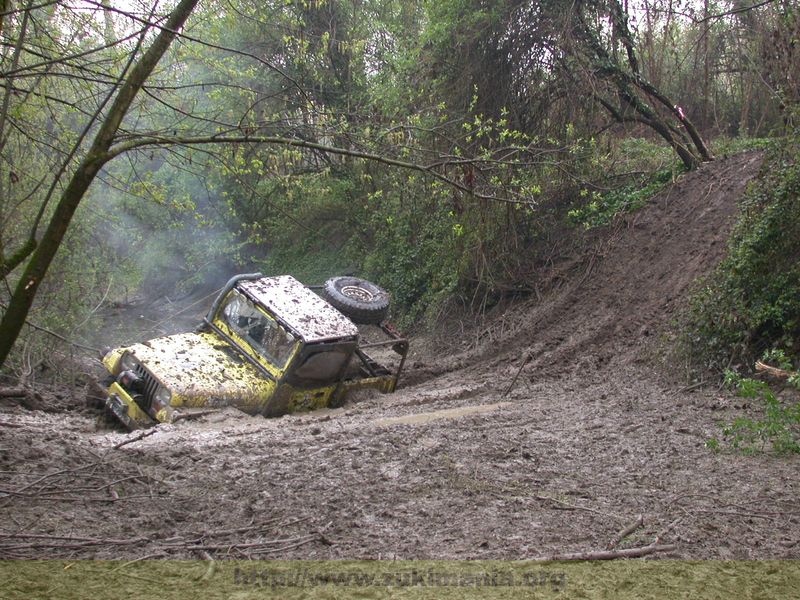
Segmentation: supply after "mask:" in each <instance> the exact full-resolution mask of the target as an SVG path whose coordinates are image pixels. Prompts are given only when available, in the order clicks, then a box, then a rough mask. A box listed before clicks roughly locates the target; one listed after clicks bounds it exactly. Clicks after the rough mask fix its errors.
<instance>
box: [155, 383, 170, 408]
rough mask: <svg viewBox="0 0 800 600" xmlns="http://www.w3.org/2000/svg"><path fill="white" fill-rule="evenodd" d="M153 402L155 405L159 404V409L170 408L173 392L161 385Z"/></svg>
mask: <svg viewBox="0 0 800 600" xmlns="http://www.w3.org/2000/svg"><path fill="white" fill-rule="evenodd" d="M153 400H154V404H157V405H158V406H159V408H164V407H166V406H169V403H170V401H172V392H170V391H169V390H168V389H167V388H165V387H164V386H161V385H159V386H158V390H157V391H156V393H155V394H154V395H153Z"/></svg>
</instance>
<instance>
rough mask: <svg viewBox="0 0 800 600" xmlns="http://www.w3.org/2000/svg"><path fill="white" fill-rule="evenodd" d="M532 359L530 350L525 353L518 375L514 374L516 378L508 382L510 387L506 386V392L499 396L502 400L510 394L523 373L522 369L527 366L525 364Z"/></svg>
mask: <svg viewBox="0 0 800 600" xmlns="http://www.w3.org/2000/svg"><path fill="white" fill-rule="evenodd" d="M530 359H531V353H530V352H528V353H527V354H526V355H525V358H524V359H523V361H522V364H521V365H520V366H519V369H517V374H516V375H514V379H512V380H511V383H509V384H508V387H507V388H506V391H504V392H503V393H502V394H501V395H500V398H499V399H500V400H502V399H503V398H505V397H506V396H508V394H509V392H511V390H512V389H513V388H514V386H515V385H516V383H517V379H519V375H520V373H522V369H524V368H525V365H527V364H528V361H529V360H530Z"/></svg>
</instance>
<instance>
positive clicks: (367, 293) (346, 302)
mask: <svg viewBox="0 0 800 600" xmlns="http://www.w3.org/2000/svg"><path fill="white" fill-rule="evenodd" d="M323 294H324V296H325V299H326V300H327V301H328V302H330V303H331V304H332V305H333V306H334V307H335V308H337V309H338V310H339V311H341V312H342V313H344V315H345V316H347V317H349V318H351V319H352V320H353V321H354V322H356V323H363V324H378V323H380V322H381V321H383V320H384V319H385V318H386V315H387V314H388V312H389V294H388V293H387V292H385V291H384V290H382V289H381V288H379V287H378V286H377V285H375V284H374V283H371V282H369V281H366V280H365V279H359V278H358V277H332V278H331V279H328V281H326V282H325V285H324V286H323Z"/></svg>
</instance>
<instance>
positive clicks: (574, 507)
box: [536, 496, 622, 521]
mask: <svg viewBox="0 0 800 600" xmlns="http://www.w3.org/2000/svg"><path fill="white" fill-rule="evenodd" d="M536 499H537V500H549V501H550V502H555V503H556V504H560V505H561V506H554V507H553V508H554V509H555V510H584V511H586V512H590V513H594V514H596V515H601V516H603V517H609V518H611V519H614V520H616V521H622V518H621V517H619V516H617V515H612V514H610V513H605V512H603V511H602V510H597V509H595V508H589V507H588V506H580V505H578V504H570V503H569V502H564V501H563V500H559V499H558V498H553V497H551V496H536Z"/></svg>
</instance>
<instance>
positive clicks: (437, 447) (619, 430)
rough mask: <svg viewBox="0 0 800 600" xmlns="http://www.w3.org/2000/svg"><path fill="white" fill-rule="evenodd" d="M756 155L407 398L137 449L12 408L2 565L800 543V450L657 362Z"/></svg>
mask: <svg viewBox="0 0 800 600" xmlns="http://www.w3.org/2000/svg"><path fill="white" fill-rule="evenodd" d="M760 160H761V157H760V155H758V154H744V155H741V156H736V157H732V158H729V159H725V160H719V161H716V162H715V163H713V164H709V165H706V166H704V167H703V168H702V169H700V170H699V171H697V172H695V173H691V174H689V175H687V176H685V177H682V178H681V179H680V180H679V181H678V182H677V183H676V184H675V185H673V186H672V187H671V188H670V189H669V190H668V191H667V192H665V193H664V194H662V195H661V196H660V197H659V198H658V199H657V200H656V201H655V202H653V204H652V205H651V206H649V207H647V208H646V209H643V210H642V211H640V212H638V213H636V214H635V215H631V216H629V217H628V218H627V219H626V220H625V221H624V222H622V223H620V224H619V226H618V227H616V228H615V229H614V231H613V232H611V233H610V235H609V236H607V237H606V238H605V239H604V240H603V241H602V243H598V245H597V246H596V252H595V253H594V254H593V255H592V256H591V258H590V259H589V260H587V261H586V262H585V264H584V267H583V269H582V270H581V271H579V272H578V274H577V275H573V276H572V277H571V278H570V279H569V280H568V281H566V282H565V283H564V284H563V285H561V286H560V287H558V288H554V289H552V290H551V291H550V292H548V293H546V294H545V295H544V296H543V298H542V299H541V300H540V301H537V302H530V303H528V304H524V305H519V306H517V307H515V308H514V309H512V310H509V311H508V312H507V313H506V314H505V315H498V316H496V320H495V321H494V323H493V325H492V326H491V327H488V328H485V329H483V330H481V331H482V333H481V332H479V333H480V335H478V337H477V338H474V339H475V340H477V341H476V343H475V344H473V345H474V348H473V349H472V350H471V351H470V352H467V353H462V354H460V355H457V356H448V357H440V358H436V359H434V361H433V365H430V364H426V362H425V361H426V360H427V359H426V357H423V356H415V357H412V362H415V361H416V362H417V363H418V365H417V366H416V367H414V368H412V370H411V372H410V373H409V378H408V380H407V381H408V383H407V385H406V386H405V387H403V388H402V389H401V390H399V391H398V392H397V393H396V394H393V395H391V396H380V395H374V396H373V395H366V396H362V397H361V398H359V399H357V400H356V401H355V402H352V403H350V404H348V405H347V406H345V407H344V408H342V409H337V410H335V411H323V412H318V413H313V414H307V415H295V416H287V417H283V418H280V419H272V420H266V419H261V418H251V417H247V416H244V415H240V414H237V413H235V412H234V411H226V412H222V413H220V414H217V415H213V416H210V417H206V418H205V419H204V420H202V421H200V422H192V423H189V422H183V423H178V424H176V425H169V426H159V427H158V428H156V429H155V430H154V432H153V433H152V434H151V435H149V436H148V437H145V438H142V439H138V440H136V441H131V440H133V439H134V434H123V433H119V432H112V431H108V430H102V429H100V430H98V429H97V428H96V427H95V423H94V422H93V419H92V418H91V417H90V416H88V415H87V414H86V413H84V412H81V411H80V410H75V411H69V410H61V411H59V412H40V411H29V410H25V409H22V408H19V407H15V406H12V405H4V406H3V409H2V413H0V436H2V437H0V505H1V506H2V508H3V513H4V515H6V518H5V519H4V521H3V523H2V524H0V558H15V557H86V558H88V557H107V558H108V557H117V558H131V559H135V558H141V557H198V556H203V555H204V553H205V555H211V556H214V557H216V558H222V557H238V558H241V557H251V558H513V559H520V558H529V557H533V556H541V555H551V554H555V553H563V552H581V551H592V550H601V549H604V548H606V547H607V546H609V545H613V544H611V543H612V542H616V546H617V547H620V548H631V547H642V546H645V545H648V544H650V543H651V542H653V541H654V540H656V539H658V540H659V542H660V543H662V544H670V545H674V549H672V550H670V551H666V552H663V553H660V554H658V555H657V556H670V557H681V558H798V557H800V545H798V540H800V513H798V511H797V509H796V498H797V493H798V489H797V478H796V473H797V465H798V463H797V459H796V458H794V457H789V458H786V457H775V456H772V455H769V454H763V455H757V456H755V457H743V456H739V455H732V454H724V453H723V454H714V453H712V452H710V451H709V450H708V449H706V448H705V447H704V442H705V440H706V439H708V438H709V437H710V436H712V435H715V434H717V433H718V424H719V423H720V422H721V421H727V420H730V419H731V418H732V416H733V415H735V414H738V413H739V411H740V410H741V409H742V408H741V407H740V406H739V404H738V403H739V402H740V401H739V400H736V399H732V398H730V397H728V396H726V395H724V394H722V393H719V392H717V390H716V389H712V388H706V389H694V390H688V389H684V388H682V387H681V385H682V384H677V383H675V381H676V380H677V379H679V376H680V373H679V372H676V371H678V369H677V368H676V369H675V370H674V371H673V372H672V373H667V374H666V376H665V374H664V373H663V372H662V371H657V370H656V369H655V367H653V366H652V363H651V362H649V361H648V360H646V358H647V357H648V356H650V354H651V349H652V347H653V342H654V340H656V341H657V340H658V339H659V337H660V336H661V335H662V333H663V332H664V331H665V328H666V326H667V325H668V324H669V321H670V319H671V317H672V316H673V315H674V313H675V311H676V310H677V309H678V307H679V306H680V305H681V302H682V301H684V300H685V295H686V291H687V290H688V289H689V286H690V285H691V284H692V282H693V281H694V280H695V279H696V278H697V277H698V276H701V275H703V274H705V273H707V272H708V271H709V270H710V269H711V268H713V266H714V265H715V264H716V263H717V262H718V261H719V259H720V258H721V256H722V255H723V252H724V245H725V239H726V237H727V234H728V231H729V229H730V226H731V224H732V221H733V218H734V215H735V210H736V201H737V199H738V197H739V196H740V194H741V192H742V190H743V189H744V186H745V185H746V182H747V181H748V180H749V179H750V178H752V177H753V176H754V174H755V173H756V171H757V169H758V167H759V164H760ZM74 402H75V405H76V406H77V405H78V403H80V402H82V399H81V398H75V400H74ZM128 441H130V443H127V444H125V442H128ZM123 444H124V445H123ZM639 515H641V516H642V523H641V525H640V526H638V527H636V528H635V529H634V530H633V532H632V533H630V534H629V535H628V536H627V537H626V538H625V539H624V540H616V538H617V534H618V533H619V532H620V531H621V530H622V529H624V528H625V527H626V526H627V525H629V524H631V523H636V522H637V520H638V517H639Z"/></svg>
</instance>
